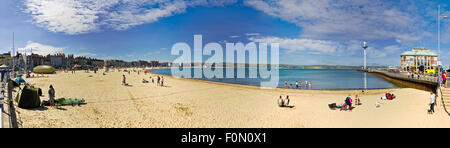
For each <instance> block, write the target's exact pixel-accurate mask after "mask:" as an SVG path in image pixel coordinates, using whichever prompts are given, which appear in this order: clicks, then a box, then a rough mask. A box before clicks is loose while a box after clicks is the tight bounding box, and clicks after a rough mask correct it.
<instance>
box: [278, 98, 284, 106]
mask: <svg viewBox="0 0 450 148" xmlns="http://www.w3.org/2000/svg"><path fill="white" fill-rule="evenodd" d="M277 103H278V106H279V107H284V100H283V97H282V96H280V98H278V100H277Z"/></svg>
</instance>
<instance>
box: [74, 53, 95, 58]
mask: <svg viewBox="0 0 450 148" xmlns="http://www.w3.org/2000/svg"><path fill="white" fill-rule="evenodd" d="M75 56H76V57H80V56H83V57H94V56H97V54H95V53H90V52H83V53H79V54H75Z"/></svg>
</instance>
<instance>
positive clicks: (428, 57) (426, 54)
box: [400, 48, 438, 72]
mask: <svg viewBox="0 0 450 148" xmlns="http://www.w3.org/2000/svg"><path fill="white" fill-rule="evenodd" d="M400 59H401V60H400V65H401V68H402V70H403V71H413V72H414V71H418V70H419V68H420V67H422V66H423V68H424V70H427V69H435V68H436V67H438V55H437V54H435V53H434V52H432V51H431V50H430V49H427V48H413V49H412V50H411V51H405V52H403V53H402V54H401V55H400Z"/></svg>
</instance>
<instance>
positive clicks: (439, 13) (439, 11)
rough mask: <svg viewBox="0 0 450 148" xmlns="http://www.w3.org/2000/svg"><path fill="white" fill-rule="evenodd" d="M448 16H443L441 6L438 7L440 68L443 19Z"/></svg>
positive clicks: (439, 63)
mask: <svg viewBox="0 0 450 148" xmlns="http://www.w3.org/2000/svg"><path fill="white" fill-rule="evenodd" d="M447 18H448V16H441V5H439V6H438V18H437V21H438V66H439V65H441V62H440V61H441V19H447Z"/></svg>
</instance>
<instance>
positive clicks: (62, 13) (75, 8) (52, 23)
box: [24, 0, 237, 35]
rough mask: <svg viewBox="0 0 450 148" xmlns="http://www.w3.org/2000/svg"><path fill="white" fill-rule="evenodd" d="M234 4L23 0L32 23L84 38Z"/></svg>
mask: <svg viewBox="0 0 450 148" xmlns="http://www.w3.org/2000/svg"><path fill="white" fill-rule="evenodd" d="M236 2H237V0H186V1H185V0H25V1H24V12H25V13H27V14H29V15H31V17H32V23H34V24H36V25H37V26H39V27H42V28H44V29H47V30H49V31H51V32H63V33H66V34H70V35H74V34H84V33H90V32H95V31H100V30H101V29H102V28H112V29H114V30H126V29H129V28H131V27H134V26H138V25H142V24H146V23H152V22H156V21H158V20H160V19H161V18H164V17H168V16H172V15H175V14H179V13H184V12H185V11H186V8H188V7H194V6H198V5H203V6H225V5H228V4H233V3H236Z"/></svg>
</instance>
